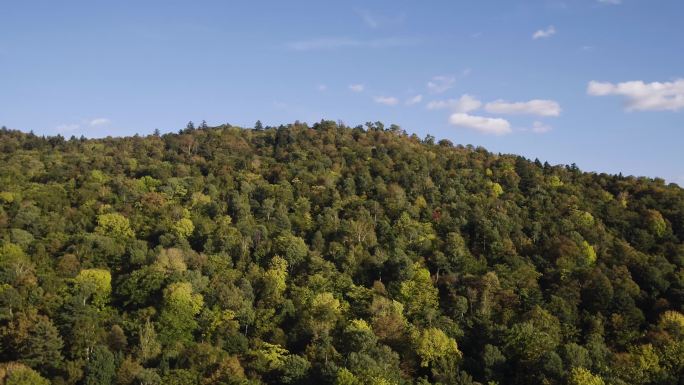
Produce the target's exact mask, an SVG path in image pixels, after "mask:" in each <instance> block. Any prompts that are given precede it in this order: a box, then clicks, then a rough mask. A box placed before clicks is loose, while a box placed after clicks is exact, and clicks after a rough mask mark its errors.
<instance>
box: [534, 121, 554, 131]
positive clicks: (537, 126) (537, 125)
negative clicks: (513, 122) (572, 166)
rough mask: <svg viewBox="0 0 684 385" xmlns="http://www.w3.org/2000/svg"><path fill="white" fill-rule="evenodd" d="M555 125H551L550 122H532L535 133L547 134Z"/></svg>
mask: <svg viewBox="0 0 684 385" xmlns="http://www.w3.org/2000/svg"><path fill="white" fill-rule="evenodd" d="M552 129H553V127H551V126H549V125H548V124H545V123H543V122H539V121H537V122H534V123H532V132H534V133H535V134H545V133H547V132H549V131H551V130H552Z"/></svg>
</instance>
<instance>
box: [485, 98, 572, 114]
mask: <svg viewBox="0 0 684 385" xmlns="http://www.w3.org/2000/svg"><path fill="white" fill-rule="evenodd" d="M485 110H487V112H491V113H494V114H528V115H538V116H558V115H560V113H561V107H560V104H558V102H556V101H553V100H542V99H534V100H530V101H527V102H515V103H512V102H507V101H505V100H496V101H493V102H490V103H487V104H486V105H485Z"/></svg>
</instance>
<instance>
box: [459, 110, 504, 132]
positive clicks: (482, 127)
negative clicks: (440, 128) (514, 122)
mask: <svg viewBox="0 0 684 385" xmlns="http://www.w3.org/2000/svg"><path fill="white" fill-rule="evenodd" d="M449 124H451V125H453V126H456V127H464V128H469V129H471V130H475V131H477V132H481V133H483V134H493V135H506V134H510V133H511V132H512V130H511V124H510V123H509V122H508V121H507V120H506V119H501V118H488V117H484V116H476V115H469V114H466V113H461V112H457V113H455V114H451V116H450V117H449Z"/></svg>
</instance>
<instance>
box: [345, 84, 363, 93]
mask: <svg viewBox="0 0 684 385" xmlns="http://www.w3.org/2000/svg"><path fill="white" fill-rule="evenodd" d="M349 89H350V90H352V91H353V92H363V90H364V89H366V86H364V85H363V84H351V85H349Z"/></svg>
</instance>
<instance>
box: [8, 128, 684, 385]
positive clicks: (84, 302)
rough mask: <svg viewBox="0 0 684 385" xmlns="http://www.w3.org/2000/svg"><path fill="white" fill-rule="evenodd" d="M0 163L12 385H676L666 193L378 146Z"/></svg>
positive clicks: (680, 231) (475, 153) (168, 142)
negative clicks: (532, 384)
mask: <svg viewBox="0 0 684 385" xmlns="http://www.w3.org/2000/svg"><path fill="white" fill-rule="evenodd" d="M0 149H1V150H2V151H0V160H1V162H0V385H2V384H7V385H11V384H48V383H52V384H59V385H62V384H64V385H66V384H78V385H84V384H120V385H129V384H130V385H132V384H169V385H173V384H184V385H205V384H254V385H256V384H300V385H303V384H359V385H360V384H395V385H408V384H483V385H484V384H488V385H494V384H499V385H504V384H513V385H517V384H530V383H534V384H550V385H555V384H557V385H566V384H567V385H570V384H572V385H574V384H614V385H626V384H666V385H678V384H681V383H682V382H681V381H682V378H684V190H683V189H682V188H680V187H678V186H677V185H675V184H669V185H668V184H666V183H665V182H664V181H663V180H661V179H649V178H635V177H625V176H622V175H608V174H597V173H588V172H582V171H581V170H579V169H578V168H577V167H576V166H574V165H571V166H564V165H550V164H548V163H542V162H540V161H538V160H534V161H532V160H528V159H525V158H524V157H521V156H516V155H508V154H495V153H491V152H488V151H486V150H485V149H483V148H480V147H473V146H463V145H456V146H454V145H453V144H452V143H451V142H449V141H447V140H442V141H438V142H435V140H434V138H432V137H427V138H426V139H425V140H421V139H420V138H418V137H417V136H415V135H408V134H406V133H405V132H404V131H402V130H401V128H400V127H398V126H395V125H392V126H390V127H389V128H387V129H385V126H384V125H383V124H381V123H379V122H376V123H368V124H366V125H365V126H358V127H347V126H345V125H343V124H341V123H334V122H330V121H321V122H319V123H316V124H313V125H311V126H309V125H307V124H303V123H299V122H296V123H294V124H289V125H283V126H279V127H270V126H265V125H263V124H261V123H260V122H258V123H257V125H255V129H242V128H239V127H233V126H230V125H222V126H218V127H207V126H206V124H202V125H200V126H198V127H195V125H194V124H188V126H187V127H186V128H185V129H183V130H181V131H179V132H178V133H169V134H163V135H160V134H158V133H157V134H155V135H149V136H137V135H136V136H133V137H125V138H111V137H108V138H103V139H85V138H75V137H72V138H69V139H66V138H63V137H61V136H55V137H39V136H36V135H34V134H27V133H22V132H19V131H13V130H8V129H4V128H3V129H1V130H0Z"/></svg>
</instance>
